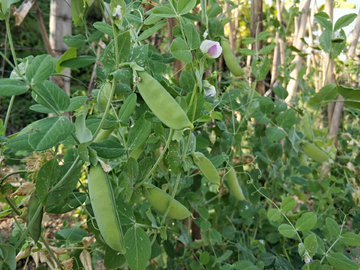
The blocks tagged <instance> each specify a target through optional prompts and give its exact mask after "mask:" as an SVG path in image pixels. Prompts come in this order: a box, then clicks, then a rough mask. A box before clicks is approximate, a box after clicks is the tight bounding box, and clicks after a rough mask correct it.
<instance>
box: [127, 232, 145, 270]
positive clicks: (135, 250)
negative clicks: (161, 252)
mask: <svg viewBox="0 0 360 270" xmlns="http://www.w3.org/2000/svg"><path fill="white" fill-rule="evenodd" d="M124 240H125V244H126V253H125V258H126V261H127V262H128V264H129V266H130V268H131V269H132V270H144V269H145V268H146V265H147V263H148V260H149V259H150V255H151V245H150V240H149V236H148V235H147V234H146V233H145V232H144V230H143V229H141V228H139V227H137V226H132V227H131V228H130V229H129V230H128V231H127V232H126V234H125V236H124Z"/></svg>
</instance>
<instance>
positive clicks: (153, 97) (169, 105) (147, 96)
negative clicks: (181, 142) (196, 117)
mask: <svg viewBox="0 0 360 270" xmlns="http://www.w3.org/2000/svg"><path fill="white" fill-rule="evenodd" d="M138 76H139V77H140V79H141V80H140V82H138V83H137V87H138V89H139V93H140V95H141V96H142V98H143V99H144V101H145V103H146V104H147V105H148V107H149V108H150V110H151V111H152V112H153V113H154V114H155V115H156V117H157V118H159V119H160V121H161V122H163V123H164V124H165V125H167V126H168V127H170V128H172V129H178V130H182V129H185V128H190V129H193V128H194V126H193V124H192V123H191V122H190V120H189V118H188V117H187V115H186V113H185V111H184V110H183V109H182V108H181V107H180V105H179V104H178V103H177V102H176V101H175V99H174V98H173V97H172V96H171V95H170V94H169V93H168V92H167V91H166V89H165V88H164V87H163V86H162V85H161V84H160V83H159V82H158V81H157V80H155V79H154V78H153V77H151V76H150V74H148V73H147V72H145V71H139V72H138Z"/></svg>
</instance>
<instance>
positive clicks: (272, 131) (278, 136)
mask: <svg viewBox="0 0 360 270" xmlns="http://www.w3.org/2000/svg"><path fill="white" fill-rule="evenodd" d="M265 134H266V137H268V139H269V141H270V142H275V141H279V140H282V139H284V138H285V136H286V134H285V132H284V131H283V130H281V129H279V128H277V127H269V128H267V129H266V130H265Z"/></svg>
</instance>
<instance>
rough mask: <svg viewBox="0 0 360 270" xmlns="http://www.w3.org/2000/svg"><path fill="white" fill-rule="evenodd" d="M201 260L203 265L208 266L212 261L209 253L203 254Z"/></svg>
mask: <svg viewBox="0 0 360 270" xmlns="http://www.w3.org/2000/svg"><path fill="white" fill-rule="evenodd" d="M199 259H200V262H201V264H207V263H208V262H209V261H210V254H209V252H207V251H204V252H201V254H200V257H199Z"/></svg>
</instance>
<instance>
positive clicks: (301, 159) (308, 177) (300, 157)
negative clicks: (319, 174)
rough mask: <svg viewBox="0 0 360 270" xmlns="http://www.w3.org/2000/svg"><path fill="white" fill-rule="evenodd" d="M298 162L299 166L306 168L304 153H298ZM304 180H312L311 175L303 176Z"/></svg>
mask: <svg viewBox="0 0 360 270" xmlns="http://www.w3.org/2000/svg"><path fill="white" fill-rule="evenodd" d="M299 161H300V166H308V162H307V160H306V158H305V155H304V153H302V152H300V153H299ZM305 178H306V179H308V180H310V179H313V175H312V174H311V173H308V174H305Z"/></svg>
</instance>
